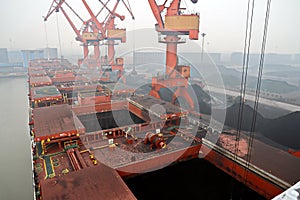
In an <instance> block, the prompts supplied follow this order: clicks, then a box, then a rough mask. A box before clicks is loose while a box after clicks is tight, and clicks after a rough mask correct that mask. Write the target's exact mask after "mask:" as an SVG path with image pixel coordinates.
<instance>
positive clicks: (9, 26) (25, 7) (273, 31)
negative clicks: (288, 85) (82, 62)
mask: <svg viewBox="0 0 300 200" xmlns="http://www.w3.org/2000/svg"><path fill="white" fill-rule="evenodd" d="M129 1H130V4H131V7H132V9H133V12H134V15H135V18H136V19H135V21H134V22H133V21H132V20H131V18H130V16H129V14H128V13H127V12H126V11H125V10H124V9H119V13H120V14H123V13H124V14H125V16H126V17H127V18H126V19H125V21H124V22H119V21H117V23H118V27H126V28H127V29H128V30H132V29H140V28H151V29H153V30H154V24H155V19H154V17H153V15H152V12H151V9H150V7H149V5H148V1H147V0H136V1H133V0H129ZM247 1H248V0H199V1H198V3H197V4H192V3H190V1H189V0H183V1H182V6H183V7H186V5H187V8H188V9H187V11H196V12H200V32H205V33H207V36H206V37H205V40H206V49H207V51H209V52H228V53H229V52H232V51H242V49H243V38H244V29H245V17H246V7H247ZM67 2H69V4H70V5H73V7H74V9H76V10H77V11H79V10H82V9H81V8H82V6H81V5H82V3H81V0H72V1H70V0H69V1H68V0H67ZM87 2H88V3H95V7H94V6H93V8H97V7H96V6H100V3H99V2H98V1H96V0H87ZM160 2H161V1H160ZM185 2H186V3H185ZM266 2H267V0H258V1H256V7H255V13H254V14H255V18H254V34H253V39H254V40H253V47H252V52H259V49H260V43H261V35H262V32H263V21H264V14H265V10H266ZM51 3H52V0H39V1H36V0H27V1H22V0H1V7H0V13H1V17H0V24H1V35H0V36H1V37H0V47H8V48H12V49H35V48H41V47H45V46H46V39H45V38H46V37H45V25H44V22H43V19H42V16H43V15H45V14H46V13H47V11H48V9H49V7H50V4H51ZM121 7H122V8H123V6H121ZM121 7H120V8H121ZM299 8H300V1H299V0H273V1H272V6H271V15H270V23H269V37H268V41H267V51H268V52H278V53H300V39H299V35H300V12H299ZM95 10H98V9H95ZM79 13H80V14H81V15H82V16H87V13H86V12H85V11H84V10H82V12H79ZM72 18H73V17H72ZM74 19H75V18H74ZM58 21H59V26H60V34H61V40H62V45H63V51H65V52H67V51H71V50H70V49H72V51H73V53H78V54H80V53H81V47H80V46H79V43H78V42H77V41H75V39H74V38H75V34H74V32H73V31H72V30H71V27H70V25H69V24H68V23H67V22H66V19H65V18H64V17H63V15H62V13H61V12H60V13H58ZM77 25H78V24H77ZM78 26H79V25H78ZM46 27H47V34H48V44H49V46H50V47H58V37H57V28H56V13H54V15H52V16H51V17H50V18H49V20H48V22H47V26H46ZM153 42H157V40H155V41H153ZM198 42H199V44H200V41H198Z"/></svg>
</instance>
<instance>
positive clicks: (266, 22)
mask: <svg viewBox="0 0 300 200" xmlns="http://www.w3.org/2000/svg"><path fill="white" fill-rule="evenodd" d="M270 7H271V0H268V2H267V10H266V16H265V24H264V33H263V41H262V44H261V53H260V61H259V70H258V75H257V85H256V91H255V101H254V108H253V115H252V124H251V130H250V136H249V142H248V143H249V144H248V146H249V147H248V153H247V155H248V156H247V162H246V164H247V168H246V169H249V165H250V159H251V153H252V146H253V139H254V134H255V127H256V119H257V111H258V105H259V104H258V103H259V95H260V88H261V80H262V72H263V68H264V58H265V50H266V43H267V34H268V23H269V16H270ZM248 173H249V170H245V174H244V180H247V177H248Z"/></svg>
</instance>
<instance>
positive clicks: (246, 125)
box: [225, 103, 265, 131]
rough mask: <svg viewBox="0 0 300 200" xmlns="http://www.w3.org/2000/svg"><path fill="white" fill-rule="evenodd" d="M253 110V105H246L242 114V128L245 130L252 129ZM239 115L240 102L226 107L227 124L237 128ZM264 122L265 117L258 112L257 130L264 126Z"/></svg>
mask: <svg viewBox="0 0 300 200" xmlns="http://www.w3.org/2000/svg"><path fill="white" fill-rule="evenodd" d="M253 112H254V110H253V108H252V107H250V106H249V105H247V104H245V105H244V108H243V115H242V124H241V129H242V130H244V131H250V130H251V124H252V117H253ZM238 117H239V104H238V103H236V104H233V105H232V106H230V107H228V108H227V109H226V119H225V125H227V126H230V127H232V128H237V124H238ZM264 123H265V119H264V117H263V116H262V115H261V114H260V113H257V117H256V126H255V127H256V130H257V129H258V128H259V127H261V126H263V124H264Z"/></svg>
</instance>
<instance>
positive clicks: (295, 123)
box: [217, 103, 300, 149]
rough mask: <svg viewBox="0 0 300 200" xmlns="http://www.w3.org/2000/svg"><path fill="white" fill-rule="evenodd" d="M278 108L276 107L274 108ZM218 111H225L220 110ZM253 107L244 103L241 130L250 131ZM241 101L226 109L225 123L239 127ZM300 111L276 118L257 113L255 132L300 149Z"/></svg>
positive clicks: (286, 145)
mask: <svg viewBox="0 0 300 200" xmlns="http://www.w3.org/2000/svg"><path fill="white" fill-rule="evenodd" d="M274 109H276V108H274ZM217 112H224V111H222V110H219V111H217ZM253 112H254V110H253V108H252V107H251V106H249V105H247V104H245V105H244V111H243V120H242V126H241V130H243V131H250V129H251V124H252V116H253ZM238 113H239V103H236V104H233V105H232V106H230V107H228V108H227V110H226V119H225V123H224V124H225V125H227V126H230V127H232V128H234V129H236V128H237V123H238ZM299 122H300V112H299V111H298V112H293V113H290V114H287V115H285V116H282V117H279V118H276V119H266V118H264V117H263V116H262V115H261V114H260V113H259V112H258V113H257V118H256V126H255V132H259V133H261V134H262V135H263V136H265V137H267V138H268V139H270V140H272V141H274V142H276V143H278V144H280V145H282V146H285V147H288V148H292V149H300V123H299Z"/></svg>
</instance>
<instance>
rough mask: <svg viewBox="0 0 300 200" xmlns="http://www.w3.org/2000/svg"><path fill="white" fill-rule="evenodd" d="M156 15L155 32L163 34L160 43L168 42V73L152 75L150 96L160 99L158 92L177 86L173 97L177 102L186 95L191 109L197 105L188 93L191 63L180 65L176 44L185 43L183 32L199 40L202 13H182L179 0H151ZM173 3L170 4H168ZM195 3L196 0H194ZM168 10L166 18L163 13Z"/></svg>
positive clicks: (185, 97)
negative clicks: (157, 0)
mask: <svg viewBox="0 0 300 200" xmlns="http://www.w3.org/2000/svg"><path fill="white" fill-rule="evenodd" d="M148 2H149V5H150V7H151V10H152V12H153V15H154V17H155V19H156V21H157V24H156V25H155V27H156V31H157V32H159V33H161V35H163V36H164V37H163V39H161V40H160V41H159V42H160V43H165V44H166V70H165V76H158V77H153V78H152V90H151V91H150V95H152V96H154V97H156V98H160V95H159V91H160V89H162V88H166V87H175V88H176V90H175V92H174V94H173V96H172V102H173V103H174V102H175V101H176V99H178V98H179V97H183V98H184V99H185V100H186V101H187V103H188V104H189V107H190V109H193V108H194V102H193V100H192V98H191V97H190V95H189V94H188V92H187V87H188V78H189V77H190V66H184V65H178V58H177V45H178V44H180V43H184V41H183V40H181V38H180V37H179V36H180V35H188V36H189V38H190V39H192V40H198V34H199V15H198V14H182V12H181V10H183V8H180V3H181V1H180V0H172V1H169V0H165V2H164V3H163V4H162V5H158V4H157V3H156V0H148ZM167 2H170V4H169V7H166V3H167ZM192 2H193V3H196V2H197V1H196V0H192ZM164 10H166V15H165V16H164V20H163V17H162V12H163V11H164Z"/></svg>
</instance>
